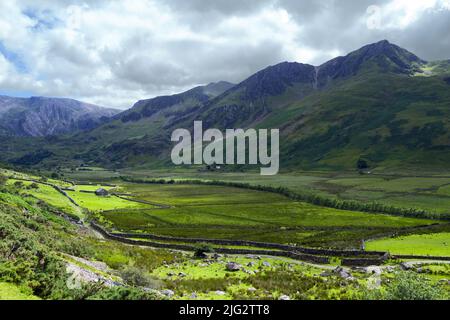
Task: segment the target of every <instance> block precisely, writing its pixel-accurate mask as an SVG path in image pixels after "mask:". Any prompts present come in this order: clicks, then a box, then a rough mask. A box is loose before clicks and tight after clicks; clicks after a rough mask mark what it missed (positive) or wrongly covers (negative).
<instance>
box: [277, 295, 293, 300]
mask: <svg viewBox="0 0 450 320" xmlns="http://www.w3.org/2000/svg"><path fill="white" fill-rule="evenodd" d="M278 300H283V301H288V300H291V298H289V296H286V295H282V296H280V298H279V299H278Z"/></svg>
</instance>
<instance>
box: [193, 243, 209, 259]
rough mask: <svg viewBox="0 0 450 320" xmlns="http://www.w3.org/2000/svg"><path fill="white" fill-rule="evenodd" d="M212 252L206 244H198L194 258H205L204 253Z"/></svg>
mask: <svg viewBox="0 0 450 320" xmlns="http://www.w3.org/2000/svg"><path fill="white" fill-rule="evenodd" d="M212 252H214V248H213V247H212V246H211V245H209V244H207V243H200V244H197V245H196V246H195V251H194V257H196V258H205V256H206V253H212Z"/></svg>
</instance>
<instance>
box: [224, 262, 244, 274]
mask: <svg viewBox="0 0 450 320" xmlns="http://www.w3.org/2000/svg"><path fill="white" fill-rule="evenodd" d="M226 269H227V271H232V272H235V271H239V270H241V265H240V264H238V263H236V262H228V263H227V265H226Z"/></svg>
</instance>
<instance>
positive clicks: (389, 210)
mask: <svg viewBox="0 0 450 320" xmlns="http://www.w3.org/2000/svg"><path fill="white" fill-rule="evenodd" d="M120 179H122V180H123V181H125V182H131V183H143V184H185V185H189V184H191V185H210V186H211V185H212V186H224V187H232V188H241V189H248V190H255V191H263V192H272V193H277V194H280V195H283V196H285V197H287V198H289V199H291V200H293V201H301V202H306V203H309V204H314V205H318V206H322V207H327V208H333V209H339V210H348V211H361V212H367V213H375V214H387V215H392V216H402V217H408V218H422V219H430V220H443V221H450V213H442V214H437V213H433V212H428V211H426V210H421V209H415V208H399V207H394V206H388V205H384V204H381V203H378V202H371V203H362V202H360V201H354V200H338V199H332V198H327V197H323V196H318V195H308V194H300V193H298V192H294V191H292V190H290V189H289V188H285V187H271V186H267V185H253V184H249V183H242V182H227V181H223V180H198V179H197V180H195V179H185V180H174V179H136V178H131V177H124V176H121V177H120Z"/></svg>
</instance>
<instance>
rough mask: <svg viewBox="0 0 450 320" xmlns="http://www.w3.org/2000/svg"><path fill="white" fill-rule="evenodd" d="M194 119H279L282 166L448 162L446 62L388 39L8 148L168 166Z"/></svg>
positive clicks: (266, 123)
mask: <svg viewBox="0 0 450 320" xmlns="http://www.w3.org/2000/svg"><path fill="white" fill-rule="evenodd" d="M217 87H220V90H219V89H217ZM215 89H216V90H215ZM207 92H209V94H208V93H207ZM211 92H214V94H211ZM195 120H202V121H203V123H204V127H205V129H206V128H208V127H209V128H211V127H214V128H220V129H226V128H250V127H252V128H279V129H280V130H281V159H280V160H281V168H282V169H283V168H284V169H296V168H305V169H310V168H320V169H327V168H329V169H339V170H340V169H355V168H356V163H357V162H358V160H364V162H365V163H367V164H368V165H369V166H370V167H372V168H373V167H379V168H405V167H410V168H422V169H423V168H430V169H432V170H442V169H443V168H444V169H446V170H448V169H450V165H449V163H448V159H450V62H449V61H437V62H426V61H424V60H422V59H420V58H418V57H417V56H415V55H414V54H412V53H410V52H408V51H407V50H405V49H402V48H400V47H398V46H396V45H393V44H391V43H389V42H387V41H381V42H378V43H374V44H371V45H367V46H364V47H363V48H361V49H359V50H356V51H354V52H351V53H350V54H348V55H346V56H344V57H338V58H335V59H333V60H331V61H328V62H326V63H324V64H323V65H321V66H311V65H307V64H300V63H296V62H283V63H281V64H278V65H275V66H270V67H268V68H266V69H264V70H261V71H260V72H257V73H256V74H254V75H252V76H250V77H249V78H248V79H246V80H244V81H242V82H241V83H239V84H237V85H234V86H233V85H232V84H225V83H220V85H218V84H212V85H209V86H207V87H198V88H194V89H192V90H189V91H187V92H184V93H182V94H178V95H173V96H166V97H157V98H154V99H150V100H143V101H139V102H138V103H136V105H135V106H134V107H133V108H132V109H130V110H128V111H125V112H123V113H122V114H119V115H117V116H115V117H114V119H113V120H111V121H109V122H108V123H106V124H104V125H102V126H100V127H98V128H96V129H94V130H92V131H89V132H82V133H79V134H77V135H75V136H72V137H70V138H69V139H66V138H61V139H55V140H52V141H51V142H49V141H45V147H46V148H47V149H48V152H47V153H46V154H45V155H39V157H36V153H32V152H31V151H32V150H30V148H29V141H25V142H23V143H18V142H17V141H14V144H15V145H16V146H19V145H20V147H21V148H20V149H19V150H21V151H20V153H18V152H13V151H12V150H13V148H11V147H9V148H8V147H7V145H8V144H6V145H5V147H4V148H3V151H4V152H3V156H2V158H3V159H6V160H9V161H11V159H12V160H14V159H17V158H19V156H20V157H23V156H27V155H28V156H30V157H31V158H33V159H36V158H38V159H40V158H44V159H43V160H42V161H40V162H39V165H46V164H50V163H53V164H54V163H62V162H67V163H77V164H79V163H83V162H88V163H97V164H100V165H102V166H110V167H135V166H143V167H152V166H153V167H154V166H159V167H160V166H168V165H171V163H170V155H169V153H170V150H171V146H172V145H173V144H172V143H171V141H170V136H171V133H172V131H173V130H174V129H177V128H187V129H192V126H193V122H194V121H195ZM40 143H43V142H36V143H33V146H38V145H39V144H40ZM14 150H17V147H15V148H14ZM0 154H2V153H0ZM44 156H45V157H44ZM19 159H21V158H19Z"/></svg>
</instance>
